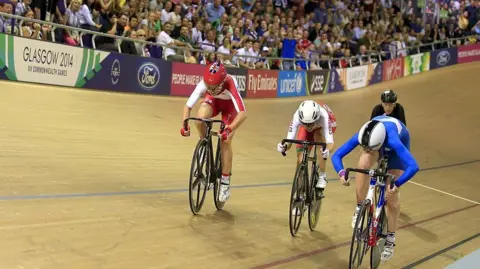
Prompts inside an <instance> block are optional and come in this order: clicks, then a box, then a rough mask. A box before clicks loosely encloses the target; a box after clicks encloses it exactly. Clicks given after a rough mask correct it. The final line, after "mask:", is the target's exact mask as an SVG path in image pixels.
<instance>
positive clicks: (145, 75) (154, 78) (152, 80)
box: [137, 63, 160, 90]
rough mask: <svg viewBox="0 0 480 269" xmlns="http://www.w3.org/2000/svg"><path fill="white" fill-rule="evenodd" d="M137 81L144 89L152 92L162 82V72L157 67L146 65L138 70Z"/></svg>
mask: <svg viewBox="0 0 480 269" xmlns="http://www.w3.org/2000/svg"><path fill="white" fill-rule="evenodd" d="M137 80H138V83H140V85H142V87H143V88H145V89H147V90H151V89H153V88H155V86H157V84H158V82H159V81H160V71H159V70H158V68H157V66H156V65H154V64H151V63H146V64H144V65H142V66H140V68H139V69H138V74H137Z"/></svg>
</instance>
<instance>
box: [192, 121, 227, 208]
mask: <svg viewBox="0 0 480 269" xmlns="http://www.w3.org/2000/svg"><path fill="white" fill-rule="evenodd" d="M189 120H196V121H202V122H204V123H205V124H206V126H207V130H206V133H205V137H204V138H201V139H200V140H199V141H198V143H197V146H196V147H195V151H194V152H193V157H192V165H191V168H190V183H189V188H188V193H189V202H190V210H191V211H192V213H193V214H194V215H196V214H198V212H200V210H201V209H202V206H203V203H204V201H205V196H206V193H207V191H208V190H210V189H211V187H212V186H213V187H214V192H213V200H214V202H215V207H216V208H217V209H218V210H221V209H222V208H223V206H224V205H225V202H220V201H219V194H220V180H221V178H222V162H221V160H222V156H221V150H220V139H221V137H220V135H219V133H218V132H215V131H212V126H213V124H214V123H220V132H222V131H223V129H224V128H225V123H224V122H223V121H222V120H212V119H201V118H195V117H190V118H187V119H185V121H184V122H183V125H184V127H185V128H187V126H188V121H189ZM213 136H216V137H217V138H218V139H217V148H216V151H215V157H214V156H213V142H212V137H213Z"/></svg>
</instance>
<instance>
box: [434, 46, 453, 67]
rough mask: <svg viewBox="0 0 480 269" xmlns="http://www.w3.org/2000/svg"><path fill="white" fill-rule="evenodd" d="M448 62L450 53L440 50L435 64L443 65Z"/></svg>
mask: <svg viewBox="0 0 480 269" xmlns="http://www.w3.org/2000/svg"><path fill="white" fill-rule="evenodd" d="M449 62H450V53H449V52H448V51H446V50H444V51H442V52H440V53H439V54H438V55H437V64H438V65H439V66H445V65H447V64H448V63H449Z"/></svg>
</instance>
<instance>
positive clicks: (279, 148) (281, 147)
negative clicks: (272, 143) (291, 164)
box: [277, 143, 287, 153]
mask: <svg viewBox="0 0 480 269" xmlns="http://www.w3.org/2000/svg"><path fill="white" fill-rule="evenodd" d="M277 151H278V152H280V153H282V152H285V151H287V145H285V144H282V143H278V145H277Z"/></svg>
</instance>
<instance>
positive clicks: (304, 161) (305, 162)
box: [282, 139, 327, 202]
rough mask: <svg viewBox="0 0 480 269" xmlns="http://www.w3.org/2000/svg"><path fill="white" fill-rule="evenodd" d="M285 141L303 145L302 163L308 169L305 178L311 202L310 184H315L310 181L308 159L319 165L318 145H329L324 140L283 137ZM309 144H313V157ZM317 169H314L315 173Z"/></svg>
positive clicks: (323, 146)
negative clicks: (315, 140) (314, 140)
mask: <svg viewBox="0 0 480 269" xmlns="http://www.w3.org/2000/svg"><path fill="white" fill-rule="evenodd" d="M285 143H292V144H299V145H302V150H303V154H302V162H301V164H300V165H305V167H306V171H305V178H306V184H307V196H308V198H307V199H308V202H310V196H311V186H310V184H313V182H309V178H310V177H309V176H310V174H309V172H308V161H312V163H313V164H314V165H317V156H318V154H317V146H322V149H323V150H325V148H326V147H327V144H325V143H323V142H313V141H306V140H295V139H283V140H282V144H285ZM308 146H313V157H310V156H309V155H310V154H309V153H310V152H309V150H308ZM282 155H283V156H285V155H286V153H285V152H282ZM314 172H315V171H312V173H314Z"/></svg>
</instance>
